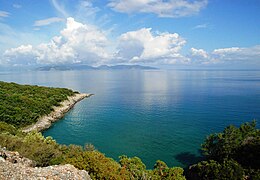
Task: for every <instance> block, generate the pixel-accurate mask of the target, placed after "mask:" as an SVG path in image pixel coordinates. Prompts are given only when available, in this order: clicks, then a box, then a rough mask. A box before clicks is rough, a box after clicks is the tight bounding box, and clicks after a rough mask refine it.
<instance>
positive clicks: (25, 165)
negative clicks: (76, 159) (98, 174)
mask: <svg viewBox="0 0 260 180" xmlns="http://www.w3.org/2000/svg"><path fill="white" fill-rule="evenodd" d="M0 179H2V180H9V179H17V180H18V179H20V180H24V179H28V180H29V179H30V180H36V179H57V180H58V179H59V180H60V179H62V180H74V179H75V180H76V179H77V180H91V178H90V176H89V174H88V173H87V171H85V170H78V169H77V168H75V167H74V166H72V165H70V164H66V165H55V166H48V167H34V162H33V161H32V160H30V159H27V158H25V157H22V156H21V155H19V153H18V152H12V151H7V150H6V149H5V148H1V147H0Z"/></svg>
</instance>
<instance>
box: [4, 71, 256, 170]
mask: <svg viewBox="0 0 260 180" xmlns="http://www.w3.org/2000/svg"><path fill="white" fill-rule="evenodd" d="M0 80H1V81H8V82H17V83H21V84H35V85H43V86H52V87H66V88H71V89H73V90H76V91H80V92H84V93H93V94H95V95H94V96H92V97H90V98H87V99H84V100H83V101H81V102H79V103H77V104H76V106H75V107H74V108H73V109H72V110H71V111H70V112H68V113H67V114H66V115H65V116H64V118H63V119H61V120H60V121H58V122H57V123H55V124H54V125H53V126H52V127H51V128H50V129H48V130H46V131H45V132H43V134H44V136H52V137H53V138H54V139H55V140H56V141H57V142H58V143H61V144H67V145H68V144H78V145H82V146H84V145H85V144H86V143H91V144H93V145H94V146H95V147H96V148H97V149H98V150H99V151H101V152H103V153H105V154H106V156H108V157H112V158H114V159H116V160H118V156H120V155H123V154H125V155H127V156H130V157H132V156H137V157H140V158H141V159H142V161H143V162H144V163H145V164H146V166H147V167H148V168H152V167H153V165H154V164H155V161H156V160H158V159H160V160H163V161H165V162H166V163H167V164H168V165H169V166H181V167H186V166H187V165H189V164H192V163H194V162H196V161H197V160H198V159H199V156H200V153H199V149H200V145H201V143H203V140H204V139H205V137H206V136H207V135H209V134H210V133H215V132H220V131H222V130H223V128H225V127H226V126H227V125H230V124H233V125H236V126H238V125H240V124H241V123H243V122H247V121H251V120H253V119H256V120H259V119H260V106H259V105H260V71H228V70H226V71H217V70H216V71H213V70H211V71H209V70H208V71H207V70H182V71H181V70H178V71H177V70H142V71H140V70H126V71H120V70H117V71H102V70H99V71H98V70H96V71H95V70H93V71H92V70H89V71H48V72H37V71H35V72H34V71H30V72H19V73H18V72H16V73H15V72H9V73H7V72H6V73H0ZM259 123H260V122H259ZM259 123H258V126H259Z"/></svg>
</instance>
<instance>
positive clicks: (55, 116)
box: [23, 94, 93, 133]
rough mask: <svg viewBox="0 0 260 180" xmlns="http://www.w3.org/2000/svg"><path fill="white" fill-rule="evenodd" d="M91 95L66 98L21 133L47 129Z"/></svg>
mask: <svg viewBox="0 0 260 180" xmlns="http://www.w3.org/2000/svg"><path fill="white" fill-rule="evenodd" d="M92 95H93V94H75V95H74V96H70V97H68V100H66V101H63V102H61V103H60V106H57V107H53V109H54V110H53V111H52V112H51V113H50V114H48V115H46V116H43V117H41V118H39V120H38V121H37V122H36V123H35V124H33V125H31V126H28V127H26V128H24V129H23V132H26V133H28V132H31V131H37V132H39V131H43V130H45V129H48V128H49V127H50V126H51V124H52V123H53V122H55V121H58V120H59V119H61V118H62V117H63V116H64V114H65V113H66V112H68V111H69V110H70V109H71V108H72V107H73V106H74V105H75V104H76V103H77V102H79V101H81V100H82V99H84V98H86V97H90V96H92Z"/></svg>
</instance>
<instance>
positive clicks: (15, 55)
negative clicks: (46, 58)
mask: <svg viewBox="0 0 260 180" xmlns="http://www.w3.org/2000/svg"><path fill="white" fill-rule="evenodd" d="M4 57H5V58H4V59H3V62H2V63H3V64H9V63H11V64H13V65H32V64H35V63H36V62H35V57H36V52H35V51H34V50H33V47H32V45H21V46H19V47H17V48H11V49H8V50H6V51H5V52H4Z"/></svg>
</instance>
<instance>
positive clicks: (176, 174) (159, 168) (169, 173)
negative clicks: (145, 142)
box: [153, 160, 185, 180]
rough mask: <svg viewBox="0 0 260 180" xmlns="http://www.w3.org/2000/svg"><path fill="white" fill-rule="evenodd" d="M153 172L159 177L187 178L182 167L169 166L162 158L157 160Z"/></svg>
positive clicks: (180, 179) (177, 179) (176, 179)
mask: <svg viewBox="0 0 260 180" xmlns="http://www.w3.org/2000/svg"><path fill="white" fill-rule="evenodd" d="M153 174H154V175H156V176H157V177H159V179H175V180H185V177H184V176H183V169H182V168H179V167H173V168H169V167H168V166H167V165H166V163H165V162H163V161H160V160H158V161H156V164H155V165H154V170H153Z"/></svg>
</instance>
